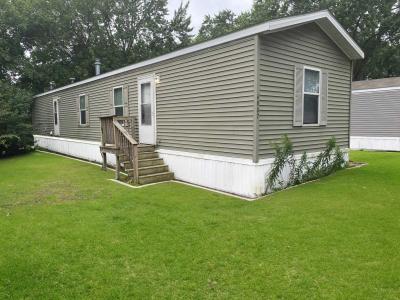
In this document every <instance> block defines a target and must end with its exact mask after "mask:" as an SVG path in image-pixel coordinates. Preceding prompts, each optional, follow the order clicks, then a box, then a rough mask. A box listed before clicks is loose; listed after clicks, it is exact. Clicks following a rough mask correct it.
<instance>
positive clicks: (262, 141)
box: [259, 24, 351, 158]
mask: <svg viewBox="0 0 400 300" xmlns="http://www.w3.org/2000/svg"><path fill="white" fill-rule="evenodd" d="M296 64H302V65H306V66H309V67H315V68H319V69H321V70H322V71H327V72H328V76H329V79H328V112H327V113H328V114H327V125H326V126H318V127H311V126H303V127H294V126H293V107H294V103H293V101H294V80H295V78H294V70H295V65H296ZM350 74H351V62H350V60H349V59H348V58H347V57H346V56H345V55H344V54H343V52H342V51H341V50H339V48H338V47H337V46H336V45H335V44H334V43H333V42H332V41H331V40H330V39H329V38H328V37H327V36H326V35H325V34H324V33H323V31H322V30H321V29H320V28H319V27H318V26H317V25H315V24H307V25H304V26H301V27H298V28H294V29H290V30H287V31H284V32H278V33H273V34H270V35H264V36H263V35H261V38H260V65H259V84H260V88H259V155H260V158H266V157H271V156H272V155H273V151H274V150H273V143H274V142H276V141H279V140H280V138H281V137H282V136H283V135H284V134H288V136H289V137H290V139H291V140H292V142H293V144H294V148H295V150H296V151H310V152H313V151H319V150H321V149H323V147H324V146H325V143H326V142H327V141H328V140H329V138H331V137H332V136H335V137H336V139H337V142H338V144H339V145H340V146H342V147H349V119H350V115H349V111H350V85H351V81H350Z"/></svg>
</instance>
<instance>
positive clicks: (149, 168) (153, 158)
mask: <svg viewBox="0 0 400 300" xmlns="http://www.w3.org/2000/svg"><path fill="white" fill-rule="evenodd" d="M138 150H139V151H138V152H139V160H138V163H139V169H138V171H139V179H138V182H139V184H149V183H155V182H162V181H168V180H172V179H174V173H173V172H170V171H169V168H168V166H167V165H166V164H165V163H164V160H163V159H162V158H160V157H159V155H158V153H157V152H155V148H154V146H152V145H142V144H141V145H139V146H138ZM119 157H120V162H121V165H122V168H123V170H125V172H126V173H127V174H128V179H130V178H132V177H133V176H134V171H135V170H134V169H133V166H132V162H130V161H129V160H127V157H126V156H125V155H123V154H120V156H119Z"/></svg>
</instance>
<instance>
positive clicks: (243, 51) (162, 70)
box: [33, 11, 364, 197]
mask: <svg viewBox="0 0 400 300" xmlns="http://www.w3.org/2000/svg"><path fill="white" fill-rule="evenodd" d="M363 55H364V54H363V52H362V50H361V49H360V48H359V47H358V46H357V45H356V43H355V42H354V41H353V40H352V39H351V37H350V36H349V35H348V34H347V32H346V31H345V30H344V29H343V28H342V27H341V25H340V24H339V23H338V22H337V21H336V20H335V18H334V17H333V16H332V15H331V14H330V13H329V12H328V11H320V12H315V13H310V14H305V15H299V16H293V17H287V18H282V19H276V20H272V21H269V22H266V23H263V24H260V25H257V26H254V27H250V28H248V29H244V30H241V31H237V32H234V33H231V34H228V35H225V36H222V37H219V38H216V39H213V40H210V41H207V42H203V43H200V44H196V45H193V46H190V47H187V48H184V49H181V50H178V51H175V52H171V53H169V54H166V55H163V56H160V57H156V58H153V59H149V60H146V61H143V62H139V63H136V64H133V65H129V66H127V67H124V68H120V69H117V70H114V71H111V72H108V73H104V74H99V75H97V76H94V77H92V78H88V79H86V80H82V81H80V82H76V83H72V84H70V85H67V86H63V87H60V88H56V89H53V90H51V91H47V92H44V93H42V94H39V95H36V96H35V99H34V100H35V101H34V110H33V125H34V130H35V139H36V141H37V143H38V145H39V146H41V147H43V148H47V149H49V150H52V151H56V152H60V153H65V154H68V155H72V156H76V157H80V158H84V159H88V160H92V161H98V162H102V161H103V158H104V157H102V154H104V153H105V152H102V151H100V149H103V150H104V149H105V148H107V144H113V141H112V138H111V140H110V141H105V140H104V139H108V138H107V137H106V136H105V135H107V130H108V129H107V126H108V125H107V124H111V123H112V122H115V121H116V118H114V121H113V119H112V116H117V118H118V117H119V118H120V119H121V120H124V121H123V122H125V123H123V126H122V127H118V128H125V129H127V130H124V131H125V132H124V133H123V134H124V136H122V135H121V137H122V138H126V135H127V134H128V135H131V137H132V139H130V141H131V142H132V143H134V142H137V143H138V145H139V146H138V147H139V150H138V151H137V152H138V153H139V154H137V153H136V154H137V155H136V156H135V154H133V157H136V159H137V160H138V161H136V166H137V167H136V168H134V169H135V170H133V172H135V171H136V176H138V177H139V178H138V182H139V183H140V182H142V183H147V182H152V181H159V180H163V179H170V178H172V177H174V178H175V179H177V180H182V181H186V182H190V183H193V184H197V185H200V186H205V187H208V188H213V189H217V190H221V191H225V192H229V193H234V194H238V195H242V196H246V197H257V196H259V195H261V194H263V193H264V192H265V189H266V186H265V178H266V175H267V173H268V170H269V169H270V168H271V164H272V162H273V159H274V158H273V155H274V149H273V142H275V141H277V140H279V139H280V138H281V137H282V135H284V134H288V136H289V137H290V138H291V140H292V141H293V144H294V147H295V150H296V151H297V152H298V153H300V152H303V151H306V152H308V153H316V152H319V151H321V150H322V149H323V147H324V146H325V143H326V142H327V141H328V140H329V139H330V138H331V137H332V136H335V137H336V139H337V142H338V144H339V145H340V147H341V148H343V149H347V148H348V147H349V128H350V94H351V76H352V61H353V60H357V59H362V58H363ZM100 117H103V118H102V119H100ZM107 118H108V120H109V121H108V122H109V123H107ZM110 118H111V119H110ZM127 120H128V121H129V120H133V121H131V122H130V121H129V122H128V121H127ZM117 121H118V120H117ZM126 122H128V123H126ZM126 124H128V125H126ZM124 126H125V127H124ZM118 128H117V131H118V130H119V129H118ZM128 129H129V130H128ZM118 132H119V133H118V134H121V133H120V131H118ZM121 132H122V131H121ZM102 138H103V141H101V140H102ZM114 142H115V141H114ZM125 142H126V141H125ZM126 143H129V141H128V142H126ZM132 145H133V144H132ZM101 147H103V148H101ZM104 147H105V148H104ZM110 149H111V148H109V149H108V150H110ZM106 150H107V149H105V151H106ZM129 153H131V152H129ZM125 154H126V153H125ZM124 156H125V157H122V158H121V159H119V163H118V166H119V164H120V163H121V160H124V159H125V160H126V155H124ZM111 159H112V160H108V162H109V163H111V164H114V165H115V164H116V160H115V158H114V156H111ZM117 159H118V157H117ZM131 167H132V166H131ZM156 167H158V169H157V168H156ZM146 168H147V169H146Z"/></svg>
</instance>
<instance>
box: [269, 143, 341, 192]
mask: <svg viewBox="0 0 400 300" xmlns="http://www.w3.org/2000/svg"><path fill="white" fill-rule="evenodd" d="M274 148H275V159H274V162H273V164H272V169H271V171H270V173H269V176H268V178H267V182H266V183H267V191H268V190H270V191H276V190H280V189H284V188H286V187H289V186H292V185H297V184H300V183H303V182H306V181H310V180H314V179H317V178H320V177H323V176H327V175H329V174H331V173H333V172H335V171H337V170H339V169H342V168H344V167H345V165H346V162H345V160H344V154H343V152H342V151H341V150H340V148H339V146H337V145H336V139H335V138H334V137H332V138H331V139H330V140H329V141H328V142H327V143H326V147H325V149H324V151H322V152H320V153H319V154H318V156H317V157H316V158H315V159H314V160H313V161H309V160H308V157H307V153H305V152H304V153H303V155H302V156H301V157H300V159H299V160H298V161H297V160H296V159H295V156H294V151H293V144H292V142H291V141H290V139H289V138H288V136H287V135H284V136H283V138H282V141H281V143H279V144H275V145H274ZM285 167H286V168H288V169H289V178H288V180H287V182H286V183H285V182H284V181H283V180H281V179H280V177H281V174H282V172H283V170H284V168H285Z"/></svg>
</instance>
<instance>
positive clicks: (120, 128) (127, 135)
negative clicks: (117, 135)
mask: <svg viewBox="0 0 400 300" xmlns="http://www.w3.org/2000/svg"><path fill="white" fill-rule="evenodd" d="M113 123H114V126H115V127H117V128H118V130H119V131H121V133H122V134H123V135H124V136H125V137H126V138H127V139H128V141H129V142H130V143H131V144H132V145H137V144H138V142H136V141H135V139H134V138H133V137H132V136H131V135H130V134H129V133H128V132H127V131H126V130H125V128H124V127H122V125H121V124H120V123H119V122H118V120H116V119H114V120H113Z"/></svg>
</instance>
